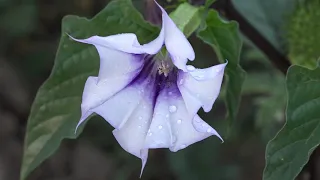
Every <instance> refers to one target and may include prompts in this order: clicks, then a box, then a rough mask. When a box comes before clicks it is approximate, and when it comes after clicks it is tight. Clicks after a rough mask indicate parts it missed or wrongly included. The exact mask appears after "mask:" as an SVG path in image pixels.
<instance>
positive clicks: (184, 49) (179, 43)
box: [155, 1, 195, 71]
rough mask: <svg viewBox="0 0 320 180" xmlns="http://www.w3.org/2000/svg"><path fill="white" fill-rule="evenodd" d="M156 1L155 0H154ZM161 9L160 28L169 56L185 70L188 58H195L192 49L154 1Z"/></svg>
mask: <svg viewBox="0 0 320 180" xmlns="http://www.w3.org/2000/svg"><path fill="white" fill-rule="evenodd" d="M155 2H156V1H155ZM156 4H157V5H158V6H159V8H160V9H161V11H162V29H163V30H164V42H165V45H166V48H167V50H168V52H169V54H170V56H171V59H172V61H173V64H174V65H175V66H176V67H177V68H179V69H181V70H183V71H186V64H187V62H188V59H189V60H191V61H193V60H194V59H195V53H194V50H193V48H192V46H191V44H190V43H189V41H188V40H187V38H186V37H185V35H184V34H183V33H182V32H181V31H180V29H179V28H178V27H177V26H176V25H175V23H174V22H173V21H172V19H171V18H170V17H169V15H168V14H167V12H166V11H165V10H164V9H163V8H162V7H161V6H160V5H159V4H158V3H157V2H156Z"/></svg>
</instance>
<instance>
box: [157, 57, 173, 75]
mask: <svg viewBox="0 0 320 180" xmlns="http://www.w3.org/2000/svg"><path fill="white" fill-rule="evenodd" d="M169 72H170V66H169V64H168V63H167V62H165V61H163V60H162V61H161V63H159V66H158V73H159V75H161V74H163V75H164V76H165V77H168V74H169Z"/></svg>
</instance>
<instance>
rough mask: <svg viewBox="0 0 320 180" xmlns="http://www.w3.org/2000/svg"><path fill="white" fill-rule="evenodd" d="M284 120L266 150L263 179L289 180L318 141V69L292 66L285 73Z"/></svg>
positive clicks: (319, 107) (319, 69)
mask: <svg viewBox="0 0 320 180" xmlns="http://www.w3.org/2000/svg"><path fill="white" fill-rule="evenodd" d="M286 82H287V92H288V104H287V112H286V117H287V121H286V124H285V125H284V127H283V128H282V129H281V130H280V132H279V133H278V134H277V136H276V137H275V138H274V139H273V140H271V141H270V142H269V144H268V146H267V151H266V168H265V171H264V176H263V179H264V180H278V179H283V180H292V179H294V178H295V177H296V176H297V175H298V173H299V172H300V171H301V170H302V168H303V166H304V165H305V164H306V163H307V161H308V159H309V156H310V155H311V153H312V151H313V150H314V149H315V148H316V147H317V146H318V145H319V143H320V126H319V124H320V111H319V109H320V91H319V89H320V68H319V67H318V68H317V69H315V70H309V69H306V68H303V67H300V66H292V67H291V68H290V69H289V71H288V74H287V80H286Z"/></svg>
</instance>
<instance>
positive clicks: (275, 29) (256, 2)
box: [232, 0, 299, 54]
mask: <svg viewBox="0 0 320 180" xmlns="http://www.w3.org/2000/svg"><path fill="white" fill-rule="evenodd" d="M298 1H299V0H281V1H279V0H268V1H265V0H242V1H239V0H232V4H234V6H235V8H236V9H237V10H238V11H239V12H240V13H241V14H242V15H243V16H244V17H245V18H246V19H247V20H248V21H249V23H250V24H251V25H253V26H254V27H255V28H256V29H257V30H258V31H259V32H260V33H261V34H262V35H263V36H264V37H265V38H266V39H267V40H268V41H269V42H270V43H271V44H272V45H273V46H274V47H275V48H276V49H277V50H278V51H279V52H281V53H283V54H284V53H286V52H285V49H284V48H283V46H284V42H285V40H284V39H283V37H285V36H284V34H285V32H284V30H285V29H284V25H285V24H286V20H287V19H288V16H289V15H290V14H291V13H292V11H293V10H294V7H295V5H296V3H297V2H298ZM270 12H272V13H270Z"/></svg>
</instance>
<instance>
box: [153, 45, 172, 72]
mask: <svg viewBox="0 0 320 180" xmlns="http://www.w3.org/2000/svg"><path fill="white" fill-rule="evenodd" d="M155 59H156V60H158V62H157V65H158V67H157V69H158V74H159V75H162V74H163V75H164V76H165V77H168V75H169V73H170V71H171V70H172V69H173V63H172V60H171V59H170V57H169V55H168V52H167V50H166V49H165V47H163V48H162V49H161V51H160V52H159V53H158V54H157V55H156V56H155Z"/></svg>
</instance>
